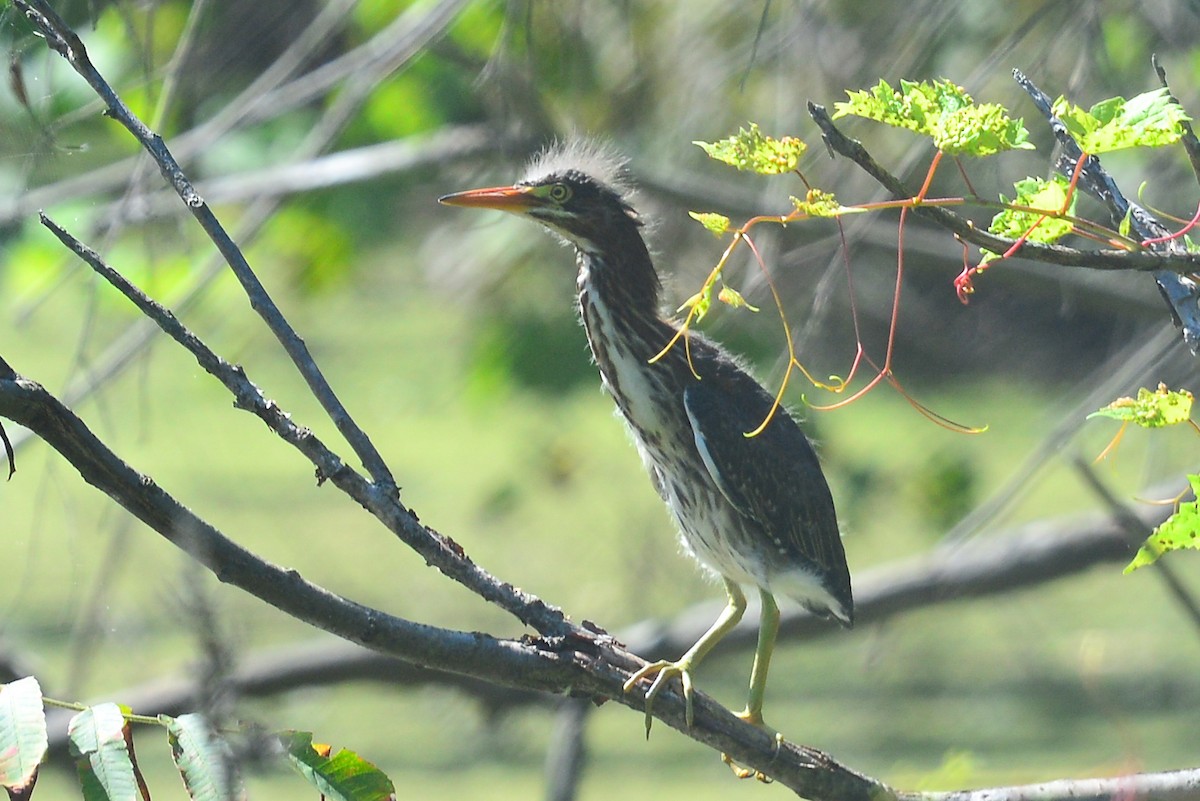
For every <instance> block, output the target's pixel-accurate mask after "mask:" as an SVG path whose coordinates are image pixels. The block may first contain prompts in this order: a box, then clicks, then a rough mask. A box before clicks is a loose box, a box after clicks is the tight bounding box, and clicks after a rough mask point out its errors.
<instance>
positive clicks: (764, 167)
mask: <svg viewBox="0 0 1200 801" xmlns="http://www.w3.org/2000/svg"><path fill="white" fill-rule="evenodd" d="M692 144H694V145H699V146H700V147H701V148H703V149H704V152H705V153H707V154H708V157H709V158H712V159H716V160H717V161H723V162H725V163H726V164H731V165H733V166H734V167H737V168H738V169H739V170H749V171H750V172H756V173H758V174H759V175H780V174H782V173H785V172H791V171H792V170H794V169H796V165H797V164H799V163H800V157H801V156H803V155H804V151H805V150H807V149H808V145H806V144H804V142H802V141H801V140H799V139H797V138H796V137H794V136H785V137H783V138H782V139H775V138H774V137H770V136H766V135H764V134H763V132H762V131H760V130H759V129H758V125H757V123H753V122H752V123H750V128H749V129H746V128H739V129H738V132H737V135H735V136H731V137H729V138H728V139H720V140H718V141H716V142H693V143H692Z"/></svg>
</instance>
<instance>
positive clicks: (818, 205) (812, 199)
mask: <svg viewBox="0 0 1200 801" xmlns="http://www.w3.org/2000/svg"><path fill="white" fill-rule="evenodd" d="M792 205H793V206H795V207H796V211H798V212H801V213H802V214H807V215H808V216H809V217H840V216H841V215H843V214H857V213H859V212H863V211H866V209H855V208H850V207H849V206H843V205H842V204H841V203H838V201H837V198H836V197H834V196H833V193H832V192H823V191H821V190H820V189H810V190H808V194H806V195H805V196H804V200H801V199H800V198H798V197H792Z"/></svg>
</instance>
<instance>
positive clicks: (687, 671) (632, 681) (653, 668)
mask: <svg viewBox="0 0 1200 801" xmlns="http://www.w3.org/2000/svg"><path fill="white" fill-rule="evenodd" d="M650 676H654V682H653V683H652V684H651V685H650V689H649V690H647V691H646V704H645V709H646V739H650V726H651V724H652V723H653V722H654V717H653V714H652V713H653V710H654V699H655V698H657V697H658V694H659V693H660V692H661V691H662V689H663V687H665V686H666V685H667V682H669V681H670V680H671V679H673V678H675V677H676V676H678V677H679V682H680V684H682V685H683V719H684V721H685V722H686V723H687V727H688V728H689V729H690V728H691V727H692V719H693V712H692V694H693V693H692V670H691V663H690V662H686V661H684V660H680V661H678V662H669V661H667V660H665V659H660V660H659V661H657V662H651V663H650V664H648V665H643V666H642V667H641V669H639V670H638V671H637V672H636V673H634V674H633V675H632V676H630V677H629V678H628V679H626V680H625V684H624V685H622V689H623V690H624V691H625V692H629V691H631V690H632V689H633V688H634V687H636V686H637V683H638V682H639V681H641V680H642V679H645V678H648V677H650Z"/></svg>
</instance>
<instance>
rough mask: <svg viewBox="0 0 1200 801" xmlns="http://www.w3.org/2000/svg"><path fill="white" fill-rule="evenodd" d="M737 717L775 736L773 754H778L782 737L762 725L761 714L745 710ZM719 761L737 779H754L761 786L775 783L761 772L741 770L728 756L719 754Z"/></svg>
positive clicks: (749, 769)
mask: <svg viewBox="0 0 1200 801" xmlns="http://www.w3.org/2000/svg"><path fill="white" fill-rule="evenodd" d="M737 717H739V718H741V719H742V720H744V721H745V722H747V723H749V724H750V725H751V726H757V727H759V728H760V729H763V730H765V731H767V732H769V733H772V734H774V735H775V752H776V753H778V752H779V748H780V746H782V745H783V735H782V734H780V733H779V732H777V731H775V730H774V729H772V728H771V727H770V726H768V725H767V724H765V723H763V718H762V713H761V712H754V711H751V710H749V709H746V710H744V711H742V712H739V713H737ZM721 761H722V762H724V763H725V764H726V765H728V766H729V769H730V770H732V771H733V775H734V776H737V777H738V778H739V779H749V778H750V777H754V778H755V779H757V780H758V781H760V782H762V783H763V784H771V783H772V782H773V781H775V780H774V779H772V778H771V777H770V776H768V775H767V774H765V773H763V772H762V771H761V770H753V769H752V768H743V767H742V766H741V765H739V764H738V763H736V762H734V761H733V758H732V757H731V756H729V754H721Z"/></svg>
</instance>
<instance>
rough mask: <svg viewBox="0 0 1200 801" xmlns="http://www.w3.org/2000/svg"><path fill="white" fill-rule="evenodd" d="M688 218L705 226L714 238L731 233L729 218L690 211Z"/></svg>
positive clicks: (710, 213) (709, 212)
mask: <svg viewBox="0 0 1200 801" xmlns="http://www.w3.org/2000/svg"><path fill="white" fill-rule="evenodd" d="M688 216H689V217H691V218H692V219H693V220H695V221H696V222H698V223H700V224H701V225H703V226H704V227H705V228H707V229H708V230H709V232H710V233H712V235H713V236H717V237H720V236H724V235H725V233H726V232H727V231H729V218H728V217H726V216H725V215H724V214H717V213H715V212H711V211H689V212H688Z"/></svg>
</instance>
